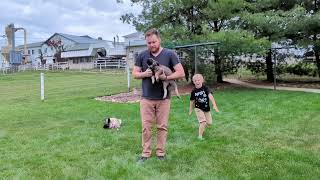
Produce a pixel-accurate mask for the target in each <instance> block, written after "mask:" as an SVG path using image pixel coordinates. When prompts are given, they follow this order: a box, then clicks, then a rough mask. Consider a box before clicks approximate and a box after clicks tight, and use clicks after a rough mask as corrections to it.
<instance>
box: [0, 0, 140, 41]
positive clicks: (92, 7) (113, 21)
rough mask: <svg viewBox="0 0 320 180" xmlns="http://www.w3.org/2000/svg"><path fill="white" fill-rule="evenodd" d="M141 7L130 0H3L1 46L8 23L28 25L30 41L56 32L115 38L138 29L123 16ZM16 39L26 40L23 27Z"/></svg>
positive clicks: (18, 25) (47, 36)
mask: <svg viewBox="0 0 320 180" xmlns="http://www.w3.org/2000/svg"><path fill="white" fill-rule="evenodd" d="M140 11H141V7H138V6H131V3H130V1H129V0H124V3H122V4H118V3H117V2H116V0H1V1H0V46H4V45H6V39H4V38H3V37H2V36H3V35H4V34H5V30H4V29H5V27H6V26H7V25H8V24H10V23H14V25H15V27H23V28H26V29H27V32H28V36H29V38H28V41H29V42H39V41H43V40H46V39H47V38H49V37H50V36H51V35H53V34H54V33H55V32H59V33H66V34H72V35H89V36H91V37H93V38H98V37H102V38H103V39H105V40H113V37H114V36H116V35H118V36H119V37H120V40H123V39H122V36H124V35H127V34H130V33H133V32H135V28H134V27H133V26H132V25H129V24H124V23H122V21H121V20H120V17H121V15H122V14H124V13H126V12H134V13H136V14H137V13H139V12H140ZM16 43H17V44H22V43H23V31H20V32H19V31H18V32H17V33H16Z"/></svg>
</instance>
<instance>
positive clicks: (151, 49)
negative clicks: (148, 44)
mask: <svg viewBox="0 0 320 180" xmlns="http://www.w3.org/2000/svg"><path fill="white" fill-rule="evenodd" d="M159 50H160V47H155V48H150V51H151V52H152V53H157V52H159Z"/></svg>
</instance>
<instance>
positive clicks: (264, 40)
mask: <svg viewBox="0 0 320 180" xmlns="http://www.w3.org/2000/svg"><path fill="white" fill-rule="evenodd" d="M117 1H118V2H119V3H121V0H117ZM131 3H132V4H139V5H140V6H142V8H143V9H142V11H141V13H140V14H138V15H134V14H133V12H128V13H126V14H123V15H122V16H121V20H122V21H123V22H125V23H129V24H132V25H134V26H135V27H136V29H137V30H138V31H142V32H144V31H145V30H147V29H149V28H151V27H154V28H158V29H159V30H160V32H161V35H162V41H163V44H164V45H165V46H167V47H174V46H176V45H184V44H190V43H199V42H212V41H215V42H220V44H219V45H218V46H207V47H202V50H201V52H202V53H208V54H214V61H212V68H214V73H215V78H216V81H218V82H222V81H223V74H225V73H228V72H232V71H235V70H237V68H238V67H239V59H237V58H235V57H237V56H241V55H250V54H257V55H261V56H263V57H264V63H265V66H266V69H265V71H266V75H267V80H268V81H273V62H272V44H274V43H277V44H285V45H286V46H287V45H294V46H299V47H305V48H310V49H311V52H312V53H313V55H314V56H315V65H316V67H317V75H318V76H319V77H320V59H319V53H320V42H319V39H320V12H319V5H320V0H131ZM184 51H186V52H187V53H188V51H189V54H190V56H189V58H190V59H193V57H192V54H193V53H191V52H192V49H184ZM184 66H185V68H186V69H187V70H191V71H192V70H194V67H192V63H190V62H189V63H188V61H187V63H185V64H184ZM207 67H211V66H207ZM207 73H209V72H207Z"/></svg>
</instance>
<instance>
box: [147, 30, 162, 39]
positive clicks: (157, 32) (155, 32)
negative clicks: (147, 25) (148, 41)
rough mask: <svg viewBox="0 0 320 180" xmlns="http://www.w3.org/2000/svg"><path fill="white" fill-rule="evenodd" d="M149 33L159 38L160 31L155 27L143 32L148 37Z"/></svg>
mask: <svg viewBox="0 0 320 180" xmlns="http://www.w3.org/2000/svg"><path fill="white" fill-rule="evenodd" d="M151 35H156V36H157V37H158V38H160V33H159V31H158V30H157V29H156V28H151V29H149V30H148V31H146V32H145V34H144V37H145V38H146V37H149V36H151Z"/></svg>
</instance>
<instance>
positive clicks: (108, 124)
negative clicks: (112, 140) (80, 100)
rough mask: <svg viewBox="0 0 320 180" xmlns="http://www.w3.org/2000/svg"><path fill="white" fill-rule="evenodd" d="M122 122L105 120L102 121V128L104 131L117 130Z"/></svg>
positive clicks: (115, 119)
mask: <svg viewBox="0 0 320 180" xmlns="http://www.w3.org/2000/svg"><path fill="white" fill-rule="evenodd" d="M121 124H122V121H121V119H117V118H106V119H105V121H104V125H103V128H105V129H117V130H119V129H120V127H121Z"/></svg>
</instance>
